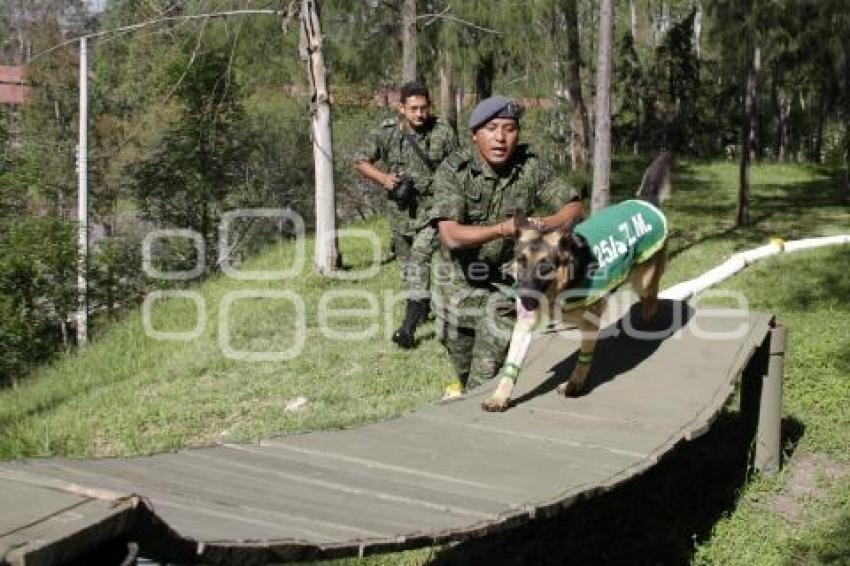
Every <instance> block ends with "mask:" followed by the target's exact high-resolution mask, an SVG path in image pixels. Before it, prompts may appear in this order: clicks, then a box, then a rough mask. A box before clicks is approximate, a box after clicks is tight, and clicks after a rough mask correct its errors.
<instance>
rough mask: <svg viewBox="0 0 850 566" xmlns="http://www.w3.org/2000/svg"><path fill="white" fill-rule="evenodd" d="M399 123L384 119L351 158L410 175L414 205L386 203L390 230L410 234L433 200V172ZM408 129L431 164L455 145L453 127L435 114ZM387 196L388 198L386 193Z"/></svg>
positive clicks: (423, 223) (420, 221)
mask: <svg viewBox="0 0 850 566" xmlns="http://www.w3.org/2000/svg"><path fill="white" fill-rule="evenodd" d="M402 127H403V123H402V122H401V121H399V120H398V119H396V118H390V119H387V120H384V121H383V122H382V123H381V126H380V127H379V128H376V129H374V130H372V131H371V132H370V133H369V135H368V136H367V137H366V139H365V140H364V142H363V145H362V146H361V147H360V149H359V150H358V151H357V152H356V153H355V154H354V161H368V162H370V163H375V162H378V161H380V162H381V163H382V165H383V168H384V170H385V171H386V172H387V173H405V174H407V175H408V176H410V177H411V178H412V179H413V181H414V183H415V186H416V191H417V193H418V196H417V200H416V202H415V203H414V206H412V207H410V208H409V209H408V210H399V208H398V205H397V204H396V203H395V202H394V201H392V200H390V201H389V202H388V203H387V207H388V209H389V216H390V226H391V228H392V230H393V231H396V232H401V233H403V234H406V235H413V233H414V232H416V230H418V229H420V228H421V227H422V226H424V225H425V214H426V213H427V211H428V210H429V209H430V207H431V203H432V198H431V197H432V194H433V191H432V189H431V181H432V178H433V175H434V174H433V172H432V171H431V169H429V168H428V167H427V166H426V165H425V164H424V163H422V160H421V159H420V158H419V156H418V155H417V154H416V150H415V149H413V147H412V146H411V144H410V143H409V142H408V140H406V139H405V138H404V136H403V135H402V133H403V130H402ZM411 133H412V134H413V137H414V139H416V143H417V144H418V145H419V147H420V148H421V149H422V152H423V153H424V154H425V155H426V156H427V157H428V160H429V161H430V162H431V163H432V164H433V167H434V168H436V167H437V166H438V165H439V164H440V163H441V162H442V161H443V159H445V158H446V157H447V156H448V155H449V154H451V153H452V152H453V151H454V150H455V149H456V148H457V137H456V136H455V133H454V130H452V128H451V127H450V126H449V125H448V124H446V123H445V122H443V121H442V120H439V119H438V118H431V119H430V120H429V122H428V124H427V126H426V128H425V129H424V130H423V131H422V132H411ZM387 196H388V198H389V193H387Z"/></svg>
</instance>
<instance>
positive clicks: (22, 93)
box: [0, 65, 30, 106]
mask: <svg viewBox="0 0 850 566" xmlns="http://www.w3.org/2000/svg"><path fill="white" fill-rule="evenodd" d="M29 90H30V87H29V86H27V84H26V68H25V67H24V66H23V65H18V66H14V67H10V66H6V65H0V104H8V105H11V106H19V105H21V104H23V103H24V100H26V98H27V95H28V94H29Z"/></svg>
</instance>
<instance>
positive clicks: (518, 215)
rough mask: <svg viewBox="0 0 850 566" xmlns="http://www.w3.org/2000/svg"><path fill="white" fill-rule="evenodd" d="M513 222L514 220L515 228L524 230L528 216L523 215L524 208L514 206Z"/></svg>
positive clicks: (526, 226)
mask: <svg viewBox="0 0 850 566" xmlns="http://www.w3.org/2000/svg"><path fill="white" fill-rule="evenodd" d="M514 222H516V226H517V228H519V229H520V230H524V229H525V228H528V217H527V216H526V215H525V209H522V208H515V209H514Z"/></svg>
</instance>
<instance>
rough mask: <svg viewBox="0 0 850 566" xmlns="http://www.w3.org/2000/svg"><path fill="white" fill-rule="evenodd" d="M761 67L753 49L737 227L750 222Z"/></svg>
mask: <svg viewBox="0 0 850 566" xmlns="http://www.w3.org/2000/svg"><path fill="white" fill-rule="evenodd" d="M760 66H761V53H760V51H759V48H758V47H756V48H755V49H753V60H752V63H751V64H750V65H748V68H747V76H746V79H745V81H744V120H743V123H742V124H741V165H740V171H739V186H738V207H737V210H736V212H735V226H747V225H748V224H749V222H750V163H751V162H752V160H754V159H755V142H756V127H757V122H758V112H757V106H756V97H757V96H758V86H757V85H758V71H759V68H760Z"/></svg>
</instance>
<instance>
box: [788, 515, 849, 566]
mask: <svg viewBox="0 0 850 566" xmlns="http://www.w3.org/2000/svg"><path fill="white" fill-rule="evenodd" d="M795 558H796V563H797V564H823V565H825V566H832V565H834V566H839V565H841V566H846V565H847V564H850V511H845V512H844V513H842V515H841V517H840V518H839V519H838V521H837V526H836V527H835V528H834V529H832V530H831V531H829V532H827V533H825V534H824V535H822V536H821V537H819V539H818V540H817V541H816V542H814V543H808V544H806V545H799V546H798V548H797V550H796V552H795Z"/></svg>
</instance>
